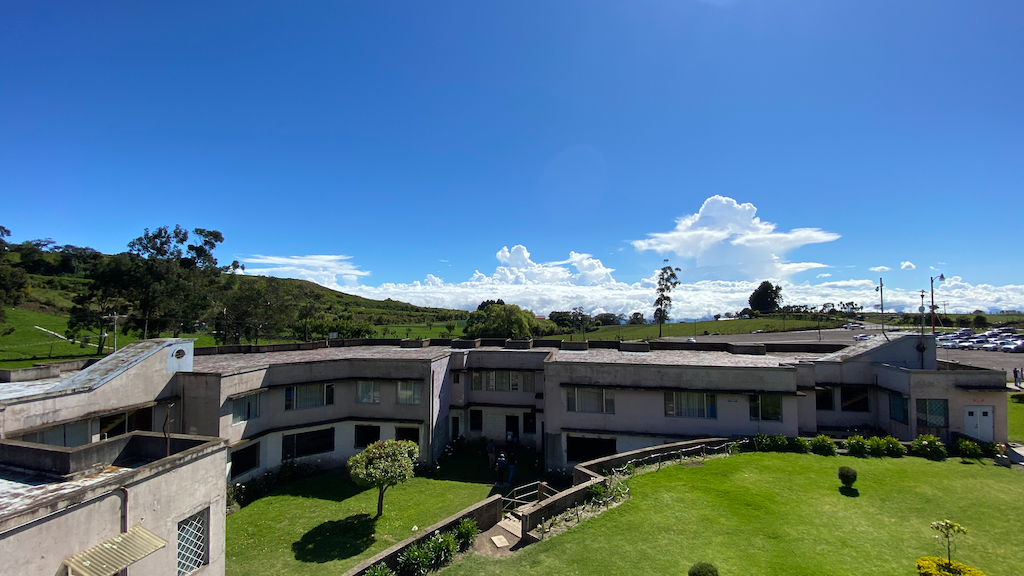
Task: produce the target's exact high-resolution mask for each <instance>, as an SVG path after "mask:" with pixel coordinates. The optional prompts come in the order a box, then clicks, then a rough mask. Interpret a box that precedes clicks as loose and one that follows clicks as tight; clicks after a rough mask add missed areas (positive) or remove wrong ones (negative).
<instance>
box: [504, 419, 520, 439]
mask: <svg viewBox="0 0 1024 576" xmlns="http://www.w3.org/2000/svg"><path fill="white" fill-rule="evenodd" d="M505 441H506V442H518V441H519V416H505Z"/></svg>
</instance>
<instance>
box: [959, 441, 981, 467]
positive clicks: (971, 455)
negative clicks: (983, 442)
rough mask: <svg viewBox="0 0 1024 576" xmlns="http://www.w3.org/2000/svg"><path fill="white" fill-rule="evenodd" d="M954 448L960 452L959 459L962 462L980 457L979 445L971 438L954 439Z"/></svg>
mask: <svg viewBox="0 0 1024 576" xmlns="http://www.w3.org/2000/svg"><path fill="white" fill-rule="evenodd" d="M956 450H957V452H959V453H960V459H961V460H963V461H964V462H966V461H968V460H977V459H979V458H981V446H978V443H977V442H975V441H973V440H967V439H965V438H961V439H959V440H957V441H956Z"/></svg>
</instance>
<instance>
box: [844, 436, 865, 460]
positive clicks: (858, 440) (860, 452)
mask: <svg viewBox="0 0 1024 576" xmlns="http://www.w3.org/2000/svg"><path fill="white" fill-rule="evenodd" d="M843 448H846V451H847V452H849V453H850V456H856V457H858V458H863V457H865V456H867V455H868V441H867V440H865V439H864V437H863V436H861V435H860V434H854V435H853V436H850V437H849V438H847V439H846V442H843Z"/></svg>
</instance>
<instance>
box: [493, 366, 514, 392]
mask: <svg viewBox="0 0 1024 576" xmlns="http://www.w3.org/2000/svg"><path fill="white" fill-rule="evenodd" d="M491 375H492V376H493V380H494V388H493V389H494V390H497V391H498V392H508V391H509V390H510V385H509V380H510V378H509V372H508V370H499V371H497V372H492V373H491Z"/></svg>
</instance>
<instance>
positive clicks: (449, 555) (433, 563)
mask: <svg viewBox="0 0 1024 576" xmlns="http://www.w3.org/2000/svg"><path fill="white" fill-rule="evenodd" d="M423 548H424V549H425V550H426V552H427V555H428V556H429V557H430V569H431V570H433V571H435V572H436V571H437V570H440V569H441V568H444V567H445V566H447V565H448V564H451V561H452V559H453V558H455V554H456V553H457V552H458V551H459V543H458V541H457V540H456V539H455V535H454V534H452V533H451V532H444V533H437V534H434V535H433V536H431V537H430V539H429V540H427V541H426V542H425V543H424V544H423Z"/></svg>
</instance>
